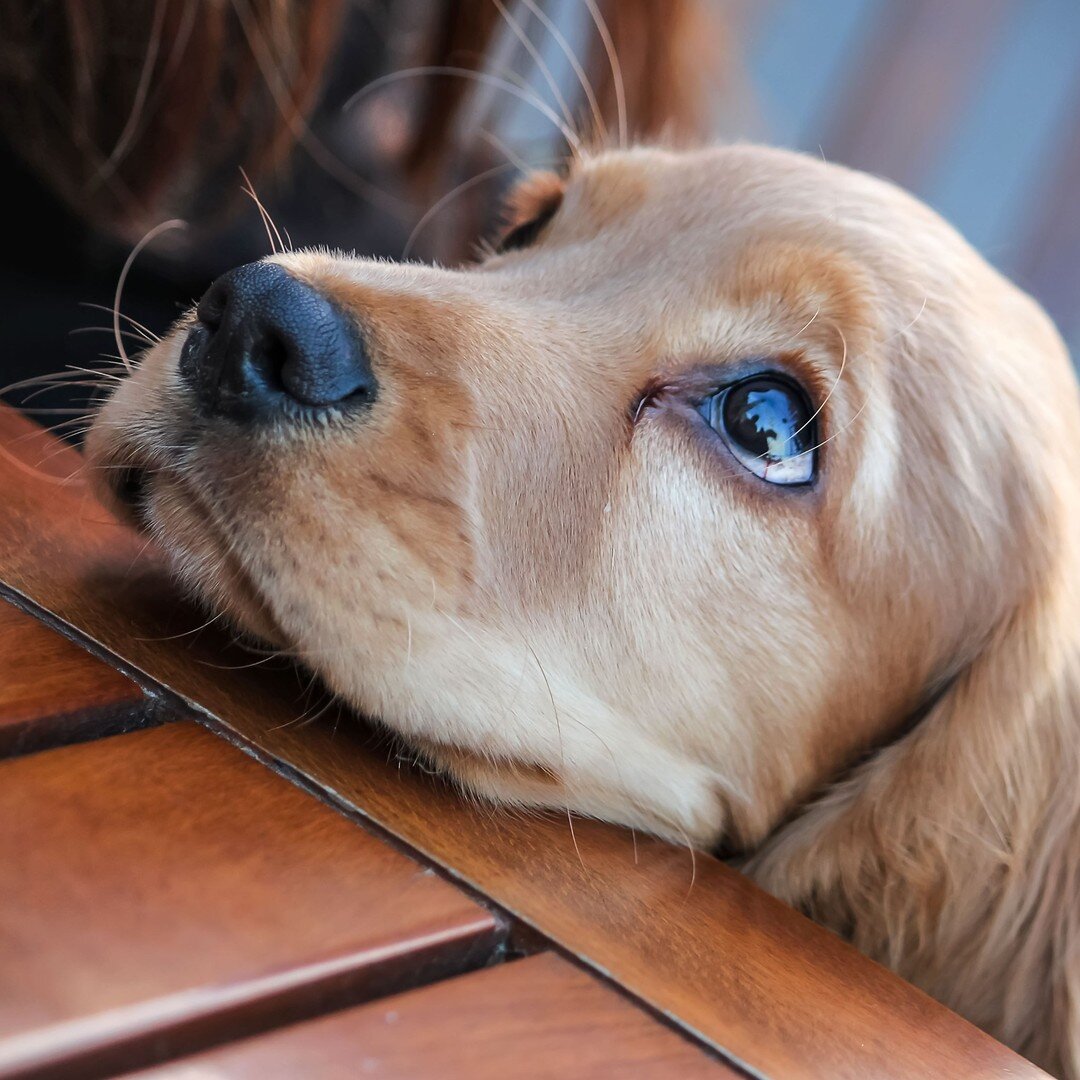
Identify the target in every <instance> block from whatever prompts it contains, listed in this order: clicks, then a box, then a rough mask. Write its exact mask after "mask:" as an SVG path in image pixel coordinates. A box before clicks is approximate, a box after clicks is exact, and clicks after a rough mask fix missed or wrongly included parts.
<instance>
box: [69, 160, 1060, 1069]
mask: <svg viewBox="0 0 1080 1080" xmlns="http://www.w3.org/2000/svg"><path fill="white" fill-rule="evenodd" d="M551 189H552V185H551V181H550V178H548V179H544V180H541V181H540V182H539V186H538V188H537V191H535V192H534V193H533V194H532V195H531V196H530V195H529V194H528V193H526V194H524V195H522V196H520V197H519V200H518V205H519V206H528V205H533V204H535V203H536V201H537V200H538V199H539V200H541V201H542V200H543V199H544V198H550V197H552V190H551ZM545 193H546V194H545ZM554 197H555V198H556V200H559V199H561V203H560V205H559V207H558V211H557V213H556V215H555V217H554V219H553V220H552V222H551V224H550V225H549V226H548V227H547V228H546V230H545V231H544V233H543V234H542V236H541V238H540V239H539V241H538V242H537V244H536V245H535V246H534V247H532V248H530V249H528V250H525V251H521V252H515V253H510V254H507V255H500V256H495V257H493V258H491V259H489V260H487V261H485V262H484V263H483V264H482V265H481V266H480V267H477V268H466V269H459V270H447V269H441V268H433V267H429V266H421V265H393V264H387V263H378V262H370V261H365V260H361V259H356V258H349V257H345V256H342V255H338V254H330V253H325V252H297V253H289V254H283V255H279V256H276V258H277V261H279V262H280V263H281V264H282V265H283V266H285V267H286V268H287V269H288V270H289V272H290V273H292V274H293V275H295V276H296V277H298V278H300V279H302V280H305V281H307V282H309V283H311V284H312V285H314V286H315V287H317V288H318V289H321V290H323V291H324V292H325V293H326V294H327V295H328V296H330V297H332V298H333V299H334V300H336V301H337V302H338V304H339V305H343V306H345V307H346V308H348V310H350V311H352V312H354V313H355V316H356V319H357V321H358V323H359V324H360V325H361V326H362V327H363V332H364V334H365V337H366V340H367V342H368V345H369V349H370V352H371V354H372V356H373V358H374V365H375V370H376V373H377V378H378V380H379V385H380V394H379V398H378V400H377V402H376V403H375V405H374V406H373V407H372V408H371V410H370V413H368V414H365V415H364V416H363V417H360V418H354V419H350V418H348V417H340V418H334V417H331V418H330V419H329V420H327V421H326V422H325V423H324V424H322V425H314V424H313V425H307V426H305V425H299V426H294V427H293V428H291V429H287V428H285V427H275V426H271V427H269V428H262V429H259V430H251V431H246V430H241V429H239V428H237V427H236V426H234V425H230V424H227V423H221V424H215V423H203V422H200V421H197V420H196V419H195V418H194V414H193V411H192V404H191V402H190V396H189V394H188V392H187V391H186V390H185V388H184V387H183V386H182V385H181V383H180V380H179V378H178V376H177V373H176V366H175V365H176V357H177V352H178V349H179V341H180V339H181V337H182V332H183V325H181V327H180V328H179V330H178V331H177V332H176V333H174V334H173V335H171V336H169V337H168V338H166V339H165V341H164V342H163V343H162V344H161V345H160V346H158V347H156V348H154V349H152V350H151V351H150V352H149V354H148V355H147V356H146V358H145V359H144V361H143V362H142V365H141V367H140V368H139V370H138V371H137V373H136V374H135V375H134V376H133V377H132V378H131V379H130V380H128V381H127V382H126V383H125V384H124V385H123V386H121V387H120V388H119V390H118V391H117V392H116V394H115V395H114V396H113V398H112V399H111V400H110V401H109V402H108V403H107V404H106V406H105V407H104V409H103V411H102V413H101V416H100V419H99V420H98V422H97V425H96V427H95V429H94V431H93V432H92V433H91V437H90V442H89V452H90V456H91V458H92V460H94V461H95V462H98V463H102V464H116V463H128V462H132V461H134V462H136V463H138V464H140V465H142V466H144V467H146V468H148V469H150V470H152V471H153V475H154V481H153V487H152V496H151V499H150V503H149V510H150V514H151V516H152V519H153V522H152V525H153V529H154V531H155V532H156V533H157V535H158V536H159V537H160V538H161V540H162V542H163V543H164V545H165V546H166V547H167V548H168V549H169V550H170V551H171V552H172V553H173V555H174V557H175V561H176V564H177V567H178V570H179V572H180V574H181V575H182V576H183V577H184V578H185V579H186V580H187V581H188V582H189V583H190V584H191V586H192V587H193V588H194V589H195V590H196V591H197V592H198V593H199V594H200V595H202V596H204V597H205V598H206V599H208V600H209V602H210V603H211V604H213V605H214V606H216V607H219V608H222V609H224V610H225V611H227V612H229V613H230V614H231V615H232V616H233V618H234V619H235V620H236V621H237V622H238V623H239V624H240V625H241V626H244V627H246V628H247V629H249V630H251V631H253V632H255V633H256V634H258V635H260V636H262V637H264V638H266V639H268V640H270V641H273V642H275V643H276V644H277V645H279V646H280V647H282V648H284V649H287V650H289V651H291V652H292V653H294V654H295V655H297V656H298V657H300V658H301V659H302V660H303V661H304V662H305V663H306V664H307V665H308V666H310V667H311V668H313V669H314V670H316V671H318V672H319V673H320V674H321V675H322V677H323V678H324V679H325V680H326V682H327V683H328V684H329V685H330V686H331V687H332V688H333V689H334V690H335V691H336V692H337V693H339V694H340V695H342V696H343V697H344V698H346V699H347V700H348V701H349V702H351V703H352V704H353V705H355V706H356V707H358V708H359V709H360V710H362V711H364V712H367V713H369V714H371V715H375V716H378V717H380V718H381V719H383V720H384V721H385V722H386V723H387V724H388V725H390V726H391V727H392V728H394V729H395V730H396V731H397V732H399V733H400V734H401V735H402V736H403V737H404V738H405V739H406V740H411V741H412V742H413V744H414V745H416V746H418V747H420V748H422V749H423V751H424V752H425V753H426V754H428V755H429V756H430V757H431V758H432V759H433V760H434V761H435V762H436V763H438V764H439V765H440V766H441V767H442V768H443V769H445V770H446V771H448V772H449V773H451V774H453V775H455V776H456V777H457V778H458V779H459V781H461V782H462V783H465V784H467V785H468V786H469V787H470V788H471V789H473V790H474V791H476V792H479V793H481V794H483V795H485V796H489V797H491V798H494V799H496V800H499V801H501V802H508V803H515V804H519V805H526V806H546V807H557V808H559V809H562V808H565V807H570V808H572V809H574V810H577V811H579V812H582V813H585V814H593V815H596V816H599V817H603V818H607V819H609V820H613V821H617V822H622V823H625V824H628V825H633V826H636V827H638V828H646V829H651V830H653V831H655V832H657V833H659V834H662V835H664V836H668V837H671V838H673V839H676V840H683V839H686V840H690V841H692V842H693V843H695V844H698V845H705V846H708V845H713V844H716V843H717V842H719V841H721V840H723V841H724V842H725V843H726V844H729V845H733V846H735V847H737V848H739V849H741V850H743V851H745V852H746V853H747V854H746V859H745V869H746V871H747V872H748V873H749V874H751V875H752V876H753V877H755V878H756V879H757V880H758V881H760V882H761V883H762V884H763V885H765V886H766V887H767V888H768V889H770V890H771V891H773V892H774V893H776V894H777V895H778V896H781V897H783V898H784V899H786V900H788V901H790V902H791V903H792V904H795V905H797V906H799V907H801V908H803V909H805V910H807V911H808V912H810V913H811V914H812V915H813V916H814V918H816V919H818V920H819V921H821V922H822V923H824V924H826V925H827V926H830V927H833V928H835V929H836V930H838V931H840V932H841V933H843V934H845V935H846V936H848V937H849V938H850V939H851V940H852V941H854V942H855V944H856V945H858V946H859V947H860V948H861V949H863V950H864V951H865V952H867V953H868V954H870V955H871V956H873V957H875V958H877V959H879V960H881V961H883V962H885V963H887V964H888V965H890V966H891V967H892V968H894V969H895V970H896V971H898V972H900V973H901V974H902V975H904V976H905V977H906V978H908V979H910V980H912V981H913V982H915V983H917V984H918V985H920V986H922V987H923V988H925V989H926V990H927V991H929V992H930V993H931V994H933V995H934V996H936V997H938V998H939V999H941V1000H942V1001H944V1002H946V1003H947V1004H948V1005H950V1006H952V1007H953V1008H955V1009H956V1010H958V1011H959V1012H961V1013H962V1014H964V1015H965V1016H967V1017H969V1018H970V1019H972V1020H973V1021H974V1022H976V1023H977V1024H979V1025H981V1026H983V1027H984V1028H986V1029H987V1030H989V1031H991V1032H992V1033H994V1034H995V1035H997V1036H998V1037H1000V1038H1002V1039H1003V1040H1005V1041H1006V1042H1008V1043H1010V1044H1011V1045H1013V1046H1014V1047H1016V1048H1017V1049H1018V1050H1020V1051H1021V1052H1023V1053H1025V1054H1027V1055H1029V1056H1030V1057H1032V1058H1033V1059H1035V1060H1036V1061H1037V1062H1039V1063H1040V1064H1042V1065H1044V1066H1045V1067H1047V1068H1049V1069H1050V1070H1052V1071H1056V1072H1058V1073H1062V1074H1064V1075H1066V1076H1070V1077H1080V1012H1078V1010H1080V783H1078V778H1080V738H1078V735H1080V618H1078V617H1077V616H1078V613H1080V595H1078V593H1080V479H1078V478H1080V401H1078V394H1077V387H1076V383H1075V380H1074V376H1073V372H1072V369H1071V366H1070V363H1069V360H1068V357H1067V354H1066V352H1065V349H1064V347H1063V346H1062V343H1061V341H1060V339H1059V337H1058V335H1057V334H1056V332H1055V331H1054V329H1053V327H1052V326H1051V324H1050V323H1049V321H1048V320H1047V318H1046V316H1045V315H1044V314H1043V312H1042V311H1041V310H1040V309H1039V308H1038V306H1037V305H1036V304H1034V303H1033V302H1032V301H1031V300H1030V299H1029V298H1028V297H1027V296H1025V295H1024V294H1023V293H1021V292H1020V291H1019V290H1018V289H1016V288H1015V287H1013V286H1012V285H1011V284H1009V283H1008V282H1007V281H1005V280H1004V279H1003V278H1002V277H1001V276H1000V275H998V274H997V273H996V272H995V271H994V270H992V269H991V268H990V267H989V266H988V265H987V264H986V263H985V262H984V261H983V260H982V259H981V258H980V257H979V256H978V255H977V254H976V253H975V252H974V251H973V250H972V249H971V248H970V247H969V246H968V245H967V244H966V243H965V242H964V241H963V240H962V239H961V238H960V237H959V236H958V235H957V234H956V233H955V232H954V231H953V230H952V229H951V228H950V227H949V226H948V225H946V224H945V223H944V222H942V221H941V220H940V219H939V218H938V217H936V216H935V215H934V214H933V213H931V212H930V211H929V210H927V209H926V208H925V207H923V206H922V205H920V204H919V203H917V202H916V201H915V200H914V199H912V198H910V197H909V196H907V195H905V194H903V193H902V192H900V191H898V190H896V189H895V188H893V187H891V186H890V185H888V184H886V183H884V182H882V181H880V180H876V179H872V178H870V177H867V176H864V175H860V174H858V173H855V172H851V171H848V170H845V169H841V168H838V167H834V166H827V165H825V164H823V163H822V162H821V161H818V160H813V159H810V158H806V157H802V156H798V155H795V154H791V153H786V152H781V151H775V150H767V149H761V148H756V147H747V146H735V147H728V148H722V149H714V150H706V151H699V152H685V153H671V152H666V151H661V150H651V149H636V150H632V151H629V152H621V153H608V154H602V155H599V156H597V157H594V158H590V159H586V160H584V161H582V162H580V163H579V164H578V165H577V167H576V168H575V169H574V170H573V171H572V173H571V176H570V178H569V179H568V181H567V182H566V184H565V190H561V189H560V190H557V191H555V193H554ZM755 357H757V358H760V357H769V358H776V362H777V363H778V364H781V365H782V366H784V367H786V368H787V369H788V370H789V371H791V372H792V373H793V374H796V375H797V376H798V377H799V378H800V379H801V380H802V381H803V383H804V384H805V385H806V386H807V387H808V388H809V389H810V391H811V394H812V396H813V397H814V399H815V402H816V403H817V404H818V405H820V406H821V412H820V415H819V416H818V424H819V427H818V432H819V440H820V441H821V442H822V445H821V447H820V449H819V451H818V453H819V461H818V465H819V479H818V481H817V483H816V484H815V485H814V486H813V487H812V488H811V489H784V488H778V487H774V486H771V485H767V484H764V483H762V482H761V481H760V480H758V479H757V478H756V477H754V476H752V475H751V474H750V473H749V472H747V471H746V470H744V469H743V468H742V467H741V466H739V465H738V464H737V463H736V462H735V461H734V460H733V459H732V458H731V457H730V455H728V454H727V453H726V452H725V451H724V449H723V447H722V446H721V445H719V444H718V443H716V442H715V441H710V440H709V439H707V438H704V437H702V433H701V432H700V431H699V430H698V429H697V428H695V426H694V425H693V424H692V423H691V422H690V417H689V415H688V414H689V412H690V411H691V410H688V408H687V406H686V404H685V394H686V393H690V392H692V391H694V389H695V388H699V389H701V390H702V391H706V390H707V389H708V387H709V385H711V383H712V382H715V380H716V379H717V378H718V374H717V373H718V372H721V373H723V372H727V371H739V370H742V369H743V367H744V366H745V365H746V363H747V361H748V360H750V359H752V358H755ZM103 475H105V476H109V475H115V472H114V471H113V472H108V471H106V472H103Z"/></svg>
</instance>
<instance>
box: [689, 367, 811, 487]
mask: <svg viewBox="0 0 1080 1080" xmlns="http://www.w3.org/2000/svg"><path fill="white" fill-rule="evenodd" d="M702 414H703V415H704V417H705V419H706V420H707V421H708V422H709V425H710V426H711V427H712V428H713V430H714V431H715V432H716V433H717V434H718V435H719V436H720V437H721V438H722V439H723V440H724V442H725V443H726V444H727V446H728V448H729V449H730V450H731V452H732V454H734V455H735V457H736V458H737V459H738V461H739V462H740V464H742V465H743V466H744V467H745V468H747V469H749V470H750V471H751V472H752V473H753V474H754V475H755V476H760V477H761V479H762V480H767V481H768V482H769V483H771V484H807V483H809V482H810V481H811V480H812V479H813V478H814V444H815V434H814V431H815V425H814V423H813V420H812V418H811V410H810V405H809V401H808V399H807V397H806V395H805V394H804V393H803V391H802V389H801V388H800V387H798V386H797V385H796V384H794V383H792V382H790V381H789V380H787V379H785V378H782V377H780V376H776V375H754V376H752V377H751V378H749V379H744V380H743V381H742V382H739V383H735V385H734V386H728V387H725V388H724V389H723V390H721V391H720V392H719V393H717V394H713V395H712V396H711V397H709V398H708V399H706V401H705V402H704V404H703V406H702Z"/></svg>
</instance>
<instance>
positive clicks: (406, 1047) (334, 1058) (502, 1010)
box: [132, 953, 738, 1080]
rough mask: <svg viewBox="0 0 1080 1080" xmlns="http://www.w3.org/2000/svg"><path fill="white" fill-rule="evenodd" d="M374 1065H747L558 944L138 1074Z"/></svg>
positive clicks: (333, 1078) (676, 1072)
mask: <svg viewBox="0 0 1080 1080" xmlns="http://www.w3.org/2000/svg"><path fill="white" fill-rule="evenodd" d="M366 1075H372V1076H378V1077H381V1078H383V1080H416V1078H417V1077H438V1078H439V1080H507V1078H509V1077H513V1078H514V1080H542V1078H547V1077H550V1078H552V1080H555V1078H559V1080H562V1078H564V1077H573V1080H601V1078H610V1080H625V1078H628V1077H634V1078H635V1080H674V1078H678V1080H697V1078H699V1077H700V1078H705V1077H710V1078H712V1080H724V1078H725V1077H729V1078H730V1077H735V1076H736V1075H738V1074H737V1073H735V1072H733V1071H732V1070H731V1069H729V1068H727V1067H726V1066H724V1065H722V1064H721V1063H720V1062H718V1061H716V1060H714V1059H713V1058H711V1057H709V1056H708V1055H707V1054H706V1053H705V1052H704V1051H702V1050H701V1049H699V1048H698V1047H696V1046H695V1045H694V1044H693V1043H692V1042H691V1041H690V1040H688V1039H686V1038H684V1037H682V1036H681V1035H678V1034H676V1033H675V1032H674V1031H672V1030H670V1029H669V1028H667V1027H665V1026H664V1025H663V1024H662V1023H660V1022H659V1021H657V1020H654V1019H653V1018H652V1017H650V1016H648V1015H647V1014H646V1013H644V1012H643V1011H642V1010H641V1009H639V1008H637V1007H636V1006H634V1005H633V1004H631V1003H630V1002H629V1001H628V1000H627V999H626V998H625V997H623V996H622V995H621V994H619V993H618V991H616V990H612V989H611V988H609V987H607V986H604V985H603V984H602V983H601V982H599V981H598V980H597V979H595V978H593V977H592V976H590V975H588V974H586V973H585V972H583V971H581V970H580V969H578V968H576V967H574V966H573V965H572V964H569V963H567V961H565V960H562V959H560V958H559V957H556V956H553V955H552V954H550V953H546V954H543V955H540V956H533V957H530V958H529V959H527V960H519V961H517V962H515V963H512V964H503V965H502V966H501V967H497V968H489V969H488V970H487V971H478V972H474V973H472V974H470V975H462V976H459V977H458V978H456V979H450V980H448V981H446V982H442V983H437V984H435V985H433V986H425V987H423V988H422V989H419V990H413V991H411V992H409V993H407V994H399V995H397V996H396V997H392V998H384V999H383V1000H381V1001H379V1002H376V1003H373V1004H370V1005H364V1006H362V1007H360V1008H356V1009H349V1010H347V1011H345V1012H340V1013H336V1014H334V1015H332V1016H328V1017H325V1018H323V1019H320V1020H314V1021H310V1022H308V1023H306V1024H298V1025H296V1026H294V1027H289V1028H285V1029H283V1030H281V1031H277V1032H274V1033H273V1034H268V1035H262V1036H259V1037H258V1038H254V1039H247V1040H245V1041H243V1042H240V1043H234V1044H233V1045H231V1046H227V1047H221V1048H219V1049H217V1050H211V1051H209V1052H207V1053H205V1054H199V1055H197V1056H195V1057H191V1058H185V1059H183V1060H181V1061H177V1062H175V1063H172V1064H169V1065H165V1066H161V1067H160V1068H157V1069H149V1070H147V1071H146V1072H144V1073H139V1074H138V1076H139V1077H140V1078H145V1080H150V1078H151V1077H152V1078H154V1080H191V1078H194V1077H196V1076H197V1077H199V1078H200V1080H295V1078H296V1077H318V1078H319V1080H354V1078H355V1077H359V1076H366ZM132 1080H134V1078H132Z"/></svg>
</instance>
